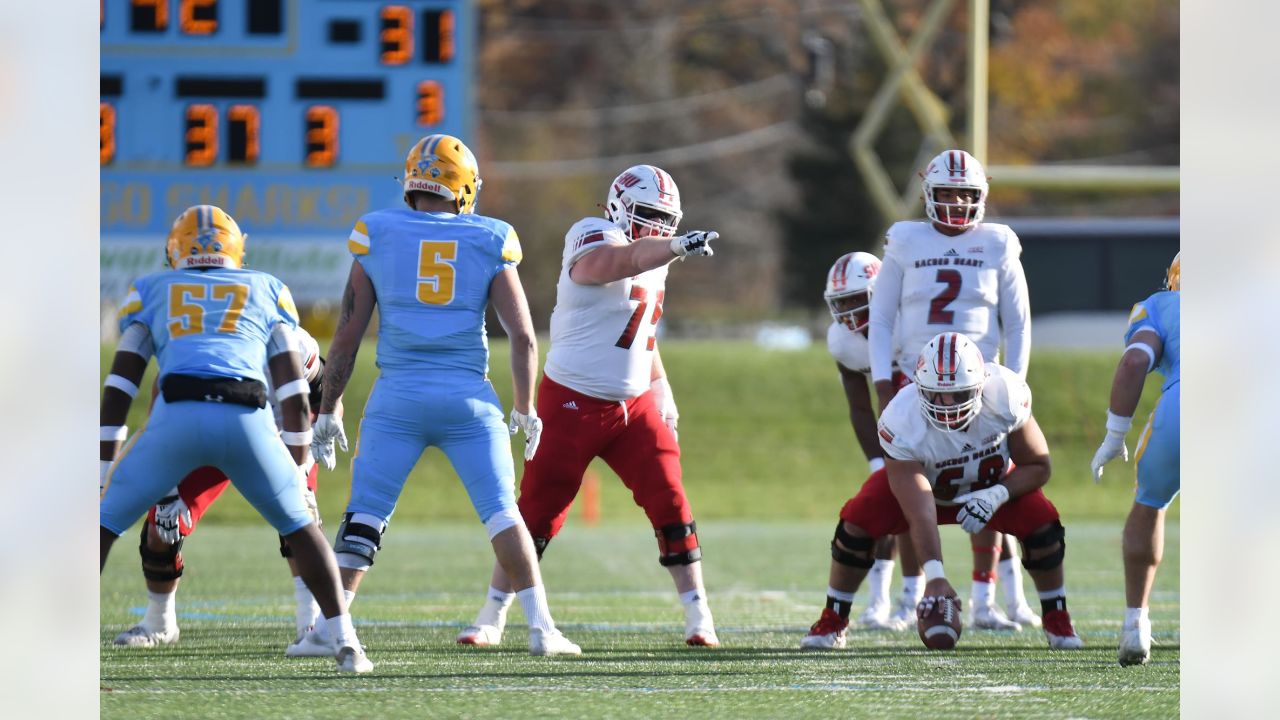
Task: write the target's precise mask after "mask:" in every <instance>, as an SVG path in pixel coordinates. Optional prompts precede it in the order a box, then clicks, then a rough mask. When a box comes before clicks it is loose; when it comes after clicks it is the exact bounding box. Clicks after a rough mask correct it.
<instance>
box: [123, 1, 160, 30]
mask: <svg viewBox="0 0 1280 720" xmlns="http://www.w3.org/2000/svg"><path fill="white" fill-rule="evenodd" d="M130 3H131V4H132V5H133V7H135V8H148V7H149V8H151V9H152V10H153V11H154V14H155V29H156V30H164V29H166V28H168V27H169V0H130ZM135 29H136V28H135Z"/></svg>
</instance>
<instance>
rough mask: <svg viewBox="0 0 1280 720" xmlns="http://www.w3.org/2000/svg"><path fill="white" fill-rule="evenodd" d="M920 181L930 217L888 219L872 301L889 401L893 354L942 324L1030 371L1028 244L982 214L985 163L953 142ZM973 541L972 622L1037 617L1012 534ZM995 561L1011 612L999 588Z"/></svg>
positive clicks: (874, 366)
mask: <svg viewBox="0 0 1280 720" xmlns="http://www.w3.org/2000/svg"><path fill="white" fill-rule="evenodd" d="M922 187H923V190H924V207H925V214H926V215H927V217H928V222H899V223H895V224H894V225H893V226H892V227H890V228H889V231H888V233H887V234H886V235H885V247H884V264H883V266H882V268H881V271H880V276H879V277H878V279H877V282H876V294H875V297H874V298H873V299H872V301H871V320H870V323H871V328H870V336H869V339H870V346H871V377H872V379H873V380H874V381H875V385H876V394H877V396H878V399H879V404H880V409H881V411H883V410H884V407H885V405H886V404H887V403H888V402H889V401H890V400H891V399H892V398H893V396H894V393H895V392H896V391H897V387H896V386H895V385H894V383H893V360H894V358H895V355H896V357H897V360H898V365H899V367H908V368H909V367H911V364H912V363H914V362H915V360H916V354H917V353H918V352H919V351H920V348H922V347H924V344H925V343H926V342H928V341H929V339H930V338H932V337H933V336H934V335H936V334H937V333H940V332H944V331H953V332H960V333H964V334H965V335H967V336H968V337H969V338H971V339H972V340H973V342H975V343H977V345H978V348H979V349H980V350H981V351H982V356H983V357H984V358H989V359H990V360H991V361H992V362H1000V358H1001V356H1000V354H999V352H998V351H999V348H1000V343H1001V340H1002V339H1003V341H1004V348H1005V352H1006V354H1007V358H1008V359H1007V360H1006V361H1004V362H1003V364H1004V365H1005V366H1006V367H1008V368H1009V369H1011V370H1013V371H1014V372H1016V373H1017V374H1018V375H1019V376H1020V377H1022V378H1024V379H1025V378H1026V376H1027V363H1028V358H1029V357H1030V352H1031V309H1030V303H1029V300H1028V295H1027V281H1026V275H1025V274H1024V273H1023V270H1022V261H1021V260H1020V259H1019V256H1020V255H1021V253H1022V246H1021V245H1020V244H1019V242H1018V236H1017V235H1015V234H1014V233H1013V230H1011V229H1010V228H1009V227H1008V226H1006V225H999V224H995V223H984V222H982V218H983V215H984V214H985V212H986V201H987V194H988V191H989V189H990V188H989V186H988V183H987V176H986V173H985V172H984V171H983V169H982V165H981V164H980V163H979V162H978V161H977V160H976V159H974V157H973V156H972V155H970V154H969V153H967V152H964V151H962V150H947V151H945V152H943V153H941V154H939V155H938V156H937V157H935V158H934V159H933V161H932V162H930V163H929V166H928V168H927V169H926V170H925V172H924V175H923V181H922ZM895 332H896V335H895ZM895 339H896V342H895ZM972 541H973V542H972V545H973V555H974V558H973V560H974V573H973V590H972V594H971V596H970V601H971V604H972V610H973V622H974V625H976V626H977V627H981V628H989V629H997V630H1017V629H1019V626H1020V625H1032V626H1037V625H1039V623H1040V619H1039V618H1038V617H1037V616H1036V615H1035V613H1034V612H1032V610H1031V608H1030V607H1029V606H1028V605H1027V602H1026V597H1025V595H1024V594H1023V591H1022V573H1021V571H1019V570H1018V567H1017V562H1016V561H1017V554H1016V549H1015V547H1014V545H1013V543H1012V542H1011V541H1008V540H1007V539H1005V538H1001V537H999V536H998V535H996V534H994V533H989V532H987V533H981V534H979V535H977V536H975V537H974V538H972ZM997 558H999V561H998V562H997ZM997 570H998V572H999V576H1000V579H1001V582H1002V583H1003V585H1004V592H1005V606H1006V608H1007V610H1008V612H1009V617H1008V618H1006V617H1005V616H1004V614H1003V613H1001V612H1000V611H999V610H997V609H996V607H995V603H994V598H993V597H992V594H993V593H992V591H993V589H994V580H995V578H996V574H997ZM917 599H918V598H917ZM1010 620H1012V622H1011V621H1010Z"/></svg>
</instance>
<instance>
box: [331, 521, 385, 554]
mask: <svg viewBox="0 0 1280 720" xmlns="http://www.w3.org/2000/svg"><path fill="white" fill-rule="evenodd" d="M353 515H354V513H347V514H346V515H344V516H343V517H342V524H341V525H339V526H338V537H337V538H336V539H335V540H334V543H333V552H334V554H338V553H347V554H348V555H355V556H357V557H361V558H364V559H365V560H368V561H369V565H370V566H372V565H373V557H374V556H375V555H377V554H378V551H379V550H381V549H382V532H381V531H380V530H378V528H376V527H373V526H371V525H365V524H364V523H353V522H351V517H352V516H353Z"/></svg>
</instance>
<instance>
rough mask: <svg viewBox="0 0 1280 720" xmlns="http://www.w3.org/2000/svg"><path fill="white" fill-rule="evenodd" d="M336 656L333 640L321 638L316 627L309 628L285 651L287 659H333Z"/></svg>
mask: <svg viewBox="0 0 1280 720" xmlns="http://www.w3.org/2000/svg"><path fill="white" fill-rule="evenodd" d="M334 654H335V652H334V647H333V640H331V639H330V638H328V637H323V636H321V635H320V633H319V632H317V631H316V629H315V627H310V628H307V631H306V632H304V633H302V634H301V635H299V636H298V637H297V639H295V640H294V641H293V642H291V643H289V647H287V648H285V649H284V656H285V657H333V656H334Z"/></svg>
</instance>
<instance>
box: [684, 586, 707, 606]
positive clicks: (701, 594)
mask: <svg viewBox="0 0 1280 720" xmlns="http://www.w3.org/2000/svg"><path fill="white" fill-rule="evenodd" d="M698 602H700V603H702V604H703V605H706V604H707V589H706V588H704V587H696V588H694V589H692V590H690V591H688V592H682V593H680V603H681V604H683V605H689V604H691V603H698Z"/></svg>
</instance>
